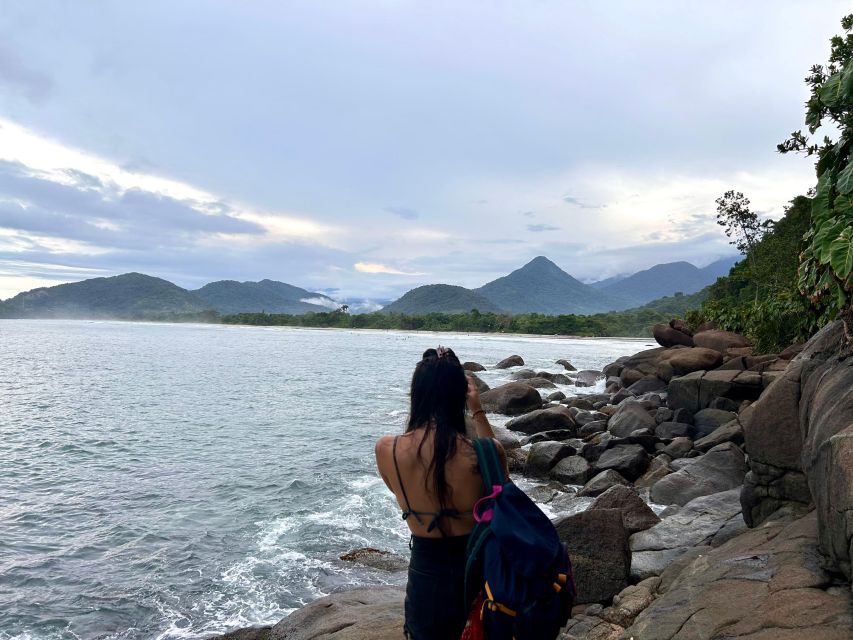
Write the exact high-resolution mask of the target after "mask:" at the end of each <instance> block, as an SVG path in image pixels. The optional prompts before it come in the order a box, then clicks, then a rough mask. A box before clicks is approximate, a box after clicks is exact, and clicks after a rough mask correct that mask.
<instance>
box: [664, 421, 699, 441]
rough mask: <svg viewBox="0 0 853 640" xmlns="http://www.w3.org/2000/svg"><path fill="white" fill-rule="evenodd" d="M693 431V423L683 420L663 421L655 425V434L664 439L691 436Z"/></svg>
mask: <svg viewBox="0 0 853 640" xmlns="http://www.w3.org/2000/svg"><path fill="white" fill-rule="evenodd" d="M693 433H694V432H693V425H692V424H685V423H683V422H661V423H660V424H659V425H657V426H656V427H655V435H656V436H657V437H658V438H664V439H668V438H691V437H692V436H693Z"/></svg>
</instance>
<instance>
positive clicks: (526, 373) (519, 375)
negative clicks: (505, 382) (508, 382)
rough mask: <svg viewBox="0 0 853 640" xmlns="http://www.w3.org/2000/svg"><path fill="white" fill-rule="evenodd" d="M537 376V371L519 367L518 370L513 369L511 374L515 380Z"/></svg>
mask: <svg viewBox="0 0 853 640" xmlns="http://www.w3.org/2000/svg"><path fill="white" fill-rule="evenodd" d="M535 377H536V372H535V371H534V370H533V369H519V370H518V371H513V372H512V374H511V375H510V378H512V379H513V380H529V379H530V378H535Z"/></svg>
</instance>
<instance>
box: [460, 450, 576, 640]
mask: <svg viewBox="0 0 853 640" xmlns="http://www.w3.org/2000/svg"><path fill="white" fill-rule="evenodd" d="M474 449H475V450H476V452H477V461H478V464H479V467H480V474H481V475H482V476H483V484H484V486H485V489H486V491H485V494H484V496H485V497H483V498H482V499H481V500H479V501H478V502H477V504H475V505H474V519H475V520H476V522H477V525H476V526H475V527H474V531H473V532H472V533H471V538H470V540H469V542H468V550H467V562H466V566H465V593H466V598H468V602H469V603H470V602H472V601H473V600H474V598H476V596H477V594H478V593H479V592H482V596H483V606H482V609H481V617H482V620H483V630H484V632H485V636H486V638H487V640H553V639H554V638H556V637H557V636H558V635H559V633H560V628H561V627H563V626H564V625H565V624H566V622H567V621H568V619H569V617H570V615H571V609H572V605H573V604H574V599H575V595H576V592H575V584H574V579H573V576H572V565H571V562H570V561H569V554H568V551H567V550H566V546H565V545H564V544H563V543H562V542H560V538H559V537H558V535H557V531H556V529H554V525H553V524H551V521H550V520H549V519H548V516H546V515H545V514H544V513H542V511H541V509H539V507H537V506H536V504H535V503H534V502H533V501H532V500H531V499H530V498H529V497H528V496H527V495H526V494H525V493H524V492H523V491H522V490H521V489H519V488H518V487H516V486H515V485H514V484H513V483H511V482H509V481H508V479H507V478H506V477H505V476H504V473H503V470H502V468H501V464H500V459H499V457H498V452H497V449H496V447H495V443H494V442H493V441H492V440H491V439H489V438H481V439H479V440H475V441H474Z"/></svg>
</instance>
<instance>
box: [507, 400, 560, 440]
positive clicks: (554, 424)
mask: <svg viewBox="0 0 853 640" xmlns="http://www.w3.org/2000/svg"><path fill="white" fill-rule="evenodd" d="M506 427H507V429H510V430H512V431H519V432H521V433H526V434H528V435H531V434H534V433H540V432H542V431H553V430H557V429H559V430H570V431H573V432H576V423H575V419H574V418H573V417H572V414H571V413H570V412H569V410H568V409H567V408H566V407H564V406H562V405H558V406H554V407H548V408H547V409H537V410H536V411H531V412H530V413H525V414H524V415H521V416H519V417H517V418H513V419H512V420H510V421H509V422H507V423H506Z"/></svg>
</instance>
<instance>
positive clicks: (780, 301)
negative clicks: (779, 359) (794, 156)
mask: <svg viewBox="0 0 853 640" xmlns="http://www.w3.org/2000/svg"><path fill="white" fill-rule="evenodd" d="M811 209H812V200H811V199H809V198H807V197H805V196H798V197H796V198H794V199H793V200H792V201H791V203H790V206H788V207H787V208H786V210H785V215H784V217H783V218H782V219H781V220H779V221H777V222H775V223H773V224H772V225H771V226H770V228H769V230H768V232H767V233H766V234H765V235H764V236H763V237H762V238H761V239H760V240H759V241H758V242H757V243H756V244H755V245H754V246H753V247H752V248H751V249H750V250H748V252H747V259H746V260H743V261H742V262H739V263H737V264H736V265H735V266H734V267H733V268H732V270H731V271H730V272H729V275H728V277H725V278H720V279H718V280H717V282H716V283H714V284H712V285H711V286H710V287H709V288H708V298H707V300H706V301H705V302H704V304H703V305H702V308H701V313H698V314H692V315H691V316H689V317H688V318H686V319H687V322H688V324H690V325H691V326H694V327H695V326H696V325H698V324H699V323H700V322H701V321H703V320H712V321H714V322H716V323H717V325H719V326H720V327H721V328H723V329H727V330H729V331H736V332H738V333H743V334H744V335H746V336H747V337H748V338H749V339H750V340H751V341H752V343H753V344H754V345H755V347H756V349H757V350H758V351H759V352H764V353H766V352H772V351H779V350H781V349H784V348H785V347H786V346H788V345H789V344H791V342H793V341H795V340H798V339H799V340H802V339H805V338H808V337H809V336H810V335H811V334H812V333H814V331H815V330H816V329H817V328H818V326H817V319H816V316H815V315H814V314H813V313H810V310H809V302H808V300H807V299H806V298H804V297H803V296H801V295H800V293H799V291H798V290H797V281H798V273H797V265H798V263H799V255H800V252H801V250H802V247H803V242H804V241H803V235H804V234H805V233H806V232H807V231H808V230H809V229H810V228H811Z"/></svg>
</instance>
